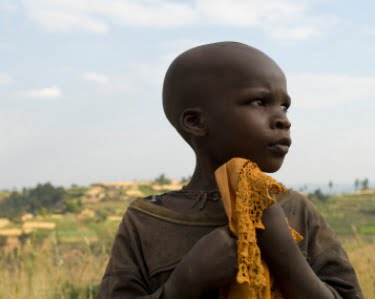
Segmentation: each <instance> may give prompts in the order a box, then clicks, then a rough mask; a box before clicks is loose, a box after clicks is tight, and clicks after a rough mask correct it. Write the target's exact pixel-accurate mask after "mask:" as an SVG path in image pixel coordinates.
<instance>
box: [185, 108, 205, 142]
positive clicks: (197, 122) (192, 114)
mask: <svg viewBox="0 0 375 299" xmlns="http://www.w3.org/2000/svg"><path fill="white" fill-rule="evenodd" d="M180 126H181V128H182V130H184V131H185V132H187V133H189V134H191V135H194V136H206V135H207V133H208V128H207V123H206V118H205V117H204V113H203V111H202V110H201V109H200V108H187V109H185V110H184V111H183V112H182V113H181V116H180Z"/></svg>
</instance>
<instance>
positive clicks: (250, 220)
mask: <svg viewBox="0 0 375 299" xmlns="http://www.w3.org/2000/svg"><path fill="white" fill-rule="evenodd" d="M215 178H216V182H217V184H218V187H219V190H220V193H221V196H222V199H223V204H224V207H225V211H226V214H227V216H228V219H229V227H230V230H231V231H232V233H233V234H234V235H235V236H236V237H237V255H238V273H237V277H236V281H235V282H233V283H232V284H231V285H230V287H229V289H227V290H223V291H222V293H221V297H222V298H226V299H278V298H280V299H281V298H283V297H282V294H281V293H280V291H279V290H278V289H277V288H276V287H275V286H274V285H273V279H272V277H271V275H270V273H269V270H268V267H267V265H266V263H265V262H264V261H263V260H262V259H261V252H260V249H259V247H258V245H257V238H256V229H264V228H265V227H264V225H263V223H262V215H263V211H264V209H266V208H268V207H270V206H271V205H273V204H274V203H275V200H274V199H273V195H275V194H279V193H282V192H284V191H285V187H284V186H283V185H281V184H279V183H278V182H277V181H276V180H274V179H273V178H271V177H270V176H267V175H266V174H265V173H263V172H262V171H261V170H260V169H259V168H258V167H257V165H256V164H255V163H253V162H251V161H249V160H245V159H242V158H234V159H232V160H230V161H229V162H227V163H225V164H224V165H222V166H221V167H219V168H218V169H217V170H216V171H215ZM290 231H291V234H292V236H293V238H294V239H295V240H296V241H299V240H301V239H303V238H302V236H301V235H300V234H298V232H296V231H295V230H293V229H292V228H290Z"/></svg>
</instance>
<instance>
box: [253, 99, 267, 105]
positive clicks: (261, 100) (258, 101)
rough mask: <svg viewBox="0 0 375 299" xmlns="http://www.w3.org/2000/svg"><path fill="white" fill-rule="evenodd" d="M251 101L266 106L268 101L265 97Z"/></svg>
mask: <svg viewBox="0 0 375 299" xmlns="http://www.w3.org/2000/svg"><path fill="white" fill-rule="evenodd" d="M251 103H252V104H253V105H255V106H265V104H266V101H265V100H264V99H256V100H253V101H251Z"/></svg>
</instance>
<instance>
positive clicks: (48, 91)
mask: <svg viewBox="0 0 375 299" xmlns="http://www.w3.org/2000/svg"><path fill="white" fill-rule="evenodd" d="M26 95H27V96H29V97H32V98H39V99H54V98H58V97H60V96H61V95H62V93H61V90H60V88H59V87H57V86H52V87H46V88H42V89H37V90H31V91H28V92H26Z"/></svg>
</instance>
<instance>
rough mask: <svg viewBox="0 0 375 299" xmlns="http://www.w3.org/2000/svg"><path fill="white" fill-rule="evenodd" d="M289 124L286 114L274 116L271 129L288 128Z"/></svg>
mask: <svg viewBox="0 0 375 299" xmlns="http://www.w3.org/2000/svg"><path fill="white" fill-rule="evenodd" d="M291 125H292V124H291V123H290V121H289V119H288V117H287V116H286V115H283V116H278V117H275V118H274V119H273V121H272V129H281V130H289V129H290V127H291Z"/></svg>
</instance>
